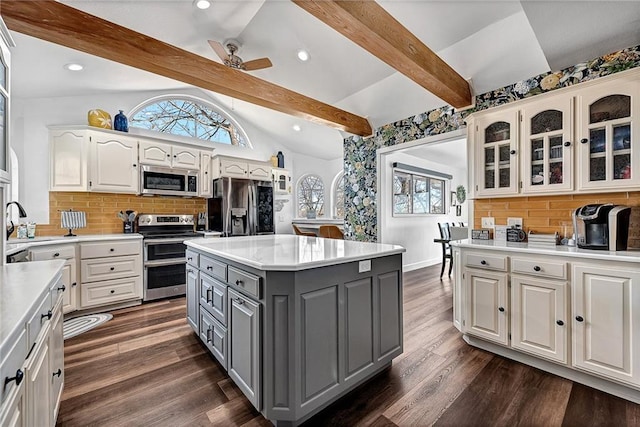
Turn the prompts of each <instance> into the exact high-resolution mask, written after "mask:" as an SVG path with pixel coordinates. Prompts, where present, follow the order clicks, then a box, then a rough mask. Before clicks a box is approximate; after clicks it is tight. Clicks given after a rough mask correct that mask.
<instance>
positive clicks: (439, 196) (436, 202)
mask: <svg viewBox="0 0 640 427" xmlns="http://www.w3.org/2000/svg"><path fill="white" fill-rule="evenodd" d="M429 183H430V185H429V187H430V190H429V192H430V201H431V213H433V214H443V213H444V181H441V180H439V179H433V178H431V179H430V180H429Z"/></svg>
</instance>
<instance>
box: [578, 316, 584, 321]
mask: <svg viewBox="0 0 640 427" xmlns="http://www.w3.org/2000/svg"><path fill="white" fill-rule="evenodd" d="M576 320H577V321H578V322H584V317H582V316H576Z"/></svg>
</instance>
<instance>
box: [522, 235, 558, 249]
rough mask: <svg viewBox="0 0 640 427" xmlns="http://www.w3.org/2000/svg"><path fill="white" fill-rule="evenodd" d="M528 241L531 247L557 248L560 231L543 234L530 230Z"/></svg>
mask: <svg viewBox="0 0 640 427" xmlns="http://www.w3.org/2000/svg"><path fill="white" fill-rule="evenodd" d="M528 243H529V245H528V246H529V247H530V248H555V246H556V245H557V244H558V233H553V234H542V233H534V232H533V231H530V232H529V236H528Z"/></svg>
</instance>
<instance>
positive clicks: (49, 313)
mask: <svg viewBox="0 0 640 427" xmlns="http://www.w3.org/2000/svg"><path fill="white" fill-rule="evenodd" d="M45 317H46V318H47V320H51V317H53V313H52V312H51V310H49V311H47V313H46V314H41V315H40V320H42V319H44V318H45Z"/></svg>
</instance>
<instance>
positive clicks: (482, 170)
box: [474, 110, 518, 196]
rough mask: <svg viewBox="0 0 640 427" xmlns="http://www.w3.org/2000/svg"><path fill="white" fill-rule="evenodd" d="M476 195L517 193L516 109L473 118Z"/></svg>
mask: <svg viewBox="0 0 640 427" xmlns="http://www.w3.org/2000/svg"><path fill="white" fill-rule="evenodd" d="M474 141H475V147H476V154H475V159H476V182H475V190H476V195H478V196H496V195H510V194H517V193H518V182H517V179H518V111H517V110H505V111H501V112H498V113H495V114H487V115H483V116H482V117H480V118H478V119H477V120H476V121H475V138H474Z"/></svg>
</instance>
